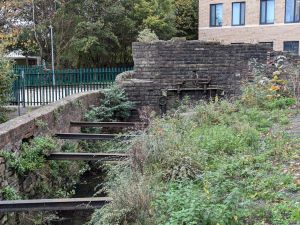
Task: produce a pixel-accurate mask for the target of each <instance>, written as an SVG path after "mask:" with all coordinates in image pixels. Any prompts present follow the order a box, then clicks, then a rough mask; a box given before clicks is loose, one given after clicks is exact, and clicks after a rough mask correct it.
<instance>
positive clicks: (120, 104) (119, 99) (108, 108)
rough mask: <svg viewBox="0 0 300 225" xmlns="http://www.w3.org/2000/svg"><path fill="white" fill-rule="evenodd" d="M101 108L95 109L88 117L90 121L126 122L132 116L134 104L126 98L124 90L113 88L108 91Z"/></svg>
mask: <svg viewBox="0 0 300 225" xmlns="http://www.w3.org/2000/svg"><path fill="white" fill-rule="evenodd" d="M104 95H105V97H104V99H103V100H102V101H101V104H100V106H99V107H94V108H93V109H92V110H90V111H89V112H88V113H87V114H86V115H85V117H86V119H87V120H88V121H98V122H101V121H113V120H121V121H122V120H125V119H127V118H128V117H129V116H130V112H131V110H132V109H133V103H132V102H130V101H129V100H128V99H127V97H126V96H125V93H124V90H122V89H120V88H119V87H118V86H113V87H111V89H109V90H106V91H105V93H104Z"/></svg>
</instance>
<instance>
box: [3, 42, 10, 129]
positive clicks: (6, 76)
mask: <svg viewBox="0 0 300 225" xmlns="http://www.w3.org/2000/svg"><path fill="white" fill-rule="evenodd" d="M4 55H5V51H4V46H3V45H0V123H1V122H3V121H4V120H5V119H6V116H5V111H4V110H3V108H2V107H3V106H4V105H6V104H7V103H8V101H9V100H10V98H11V87H12V82H13V68H12V66H13V64H12V62H11V61H10V60H9V59H8V58H7V57H4Z"/></svg>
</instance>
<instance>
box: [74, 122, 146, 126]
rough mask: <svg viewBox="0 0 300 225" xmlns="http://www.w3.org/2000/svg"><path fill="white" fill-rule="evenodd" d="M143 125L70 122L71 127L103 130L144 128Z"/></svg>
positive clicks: (137, 123)
mask: <svg viewBox="0 0 300 225" xmlns="http://www.w3.org/2000/svg"><path fill="white" fill-rule="evenodd" d="M145 125H146V124H145V123H141V122H81V121H71V122H70V126H71V127H85V128H87V127H105V128H127V127H135V126H145Z"/></svg>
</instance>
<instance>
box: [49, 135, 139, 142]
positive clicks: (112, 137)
mask: <svg viewBox="0 0 300 225" xmlns="http://www.w3.org/2000/svg"><path fill="white" fill-rule="evenodd" d="M55 137H57V138H59V139H63V140H99V141H101V140H128V139H130V138H133V137H136V135H118V134H86V133H61V134H56V135H55Z"/></svg>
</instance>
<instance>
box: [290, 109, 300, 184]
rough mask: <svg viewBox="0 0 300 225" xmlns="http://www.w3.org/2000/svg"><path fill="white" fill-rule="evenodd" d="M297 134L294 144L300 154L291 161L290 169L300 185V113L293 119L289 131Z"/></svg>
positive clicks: (294, 134)
mask: <svg viewBox="0 0 300 225" xmlns="http://www.w3.org/2000/svg"><path fill="white" fill-rule="evenodd" d="M288 132H289V133H290V134H291V135H293V136H295V139H294V146H295V151H297V152H298V154H297V155H296V156H295V157H294V158H293V160H292V161H291V162H290V163H289V164H290V165H289V170H290V171H291V172H292V173H293V174H294V178H295V182H296V183H298V184H299V185H300V115H297V116H296V117H294V118H293V119H292V121H291V128H290V129H289V131H288Z"/></svg>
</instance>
